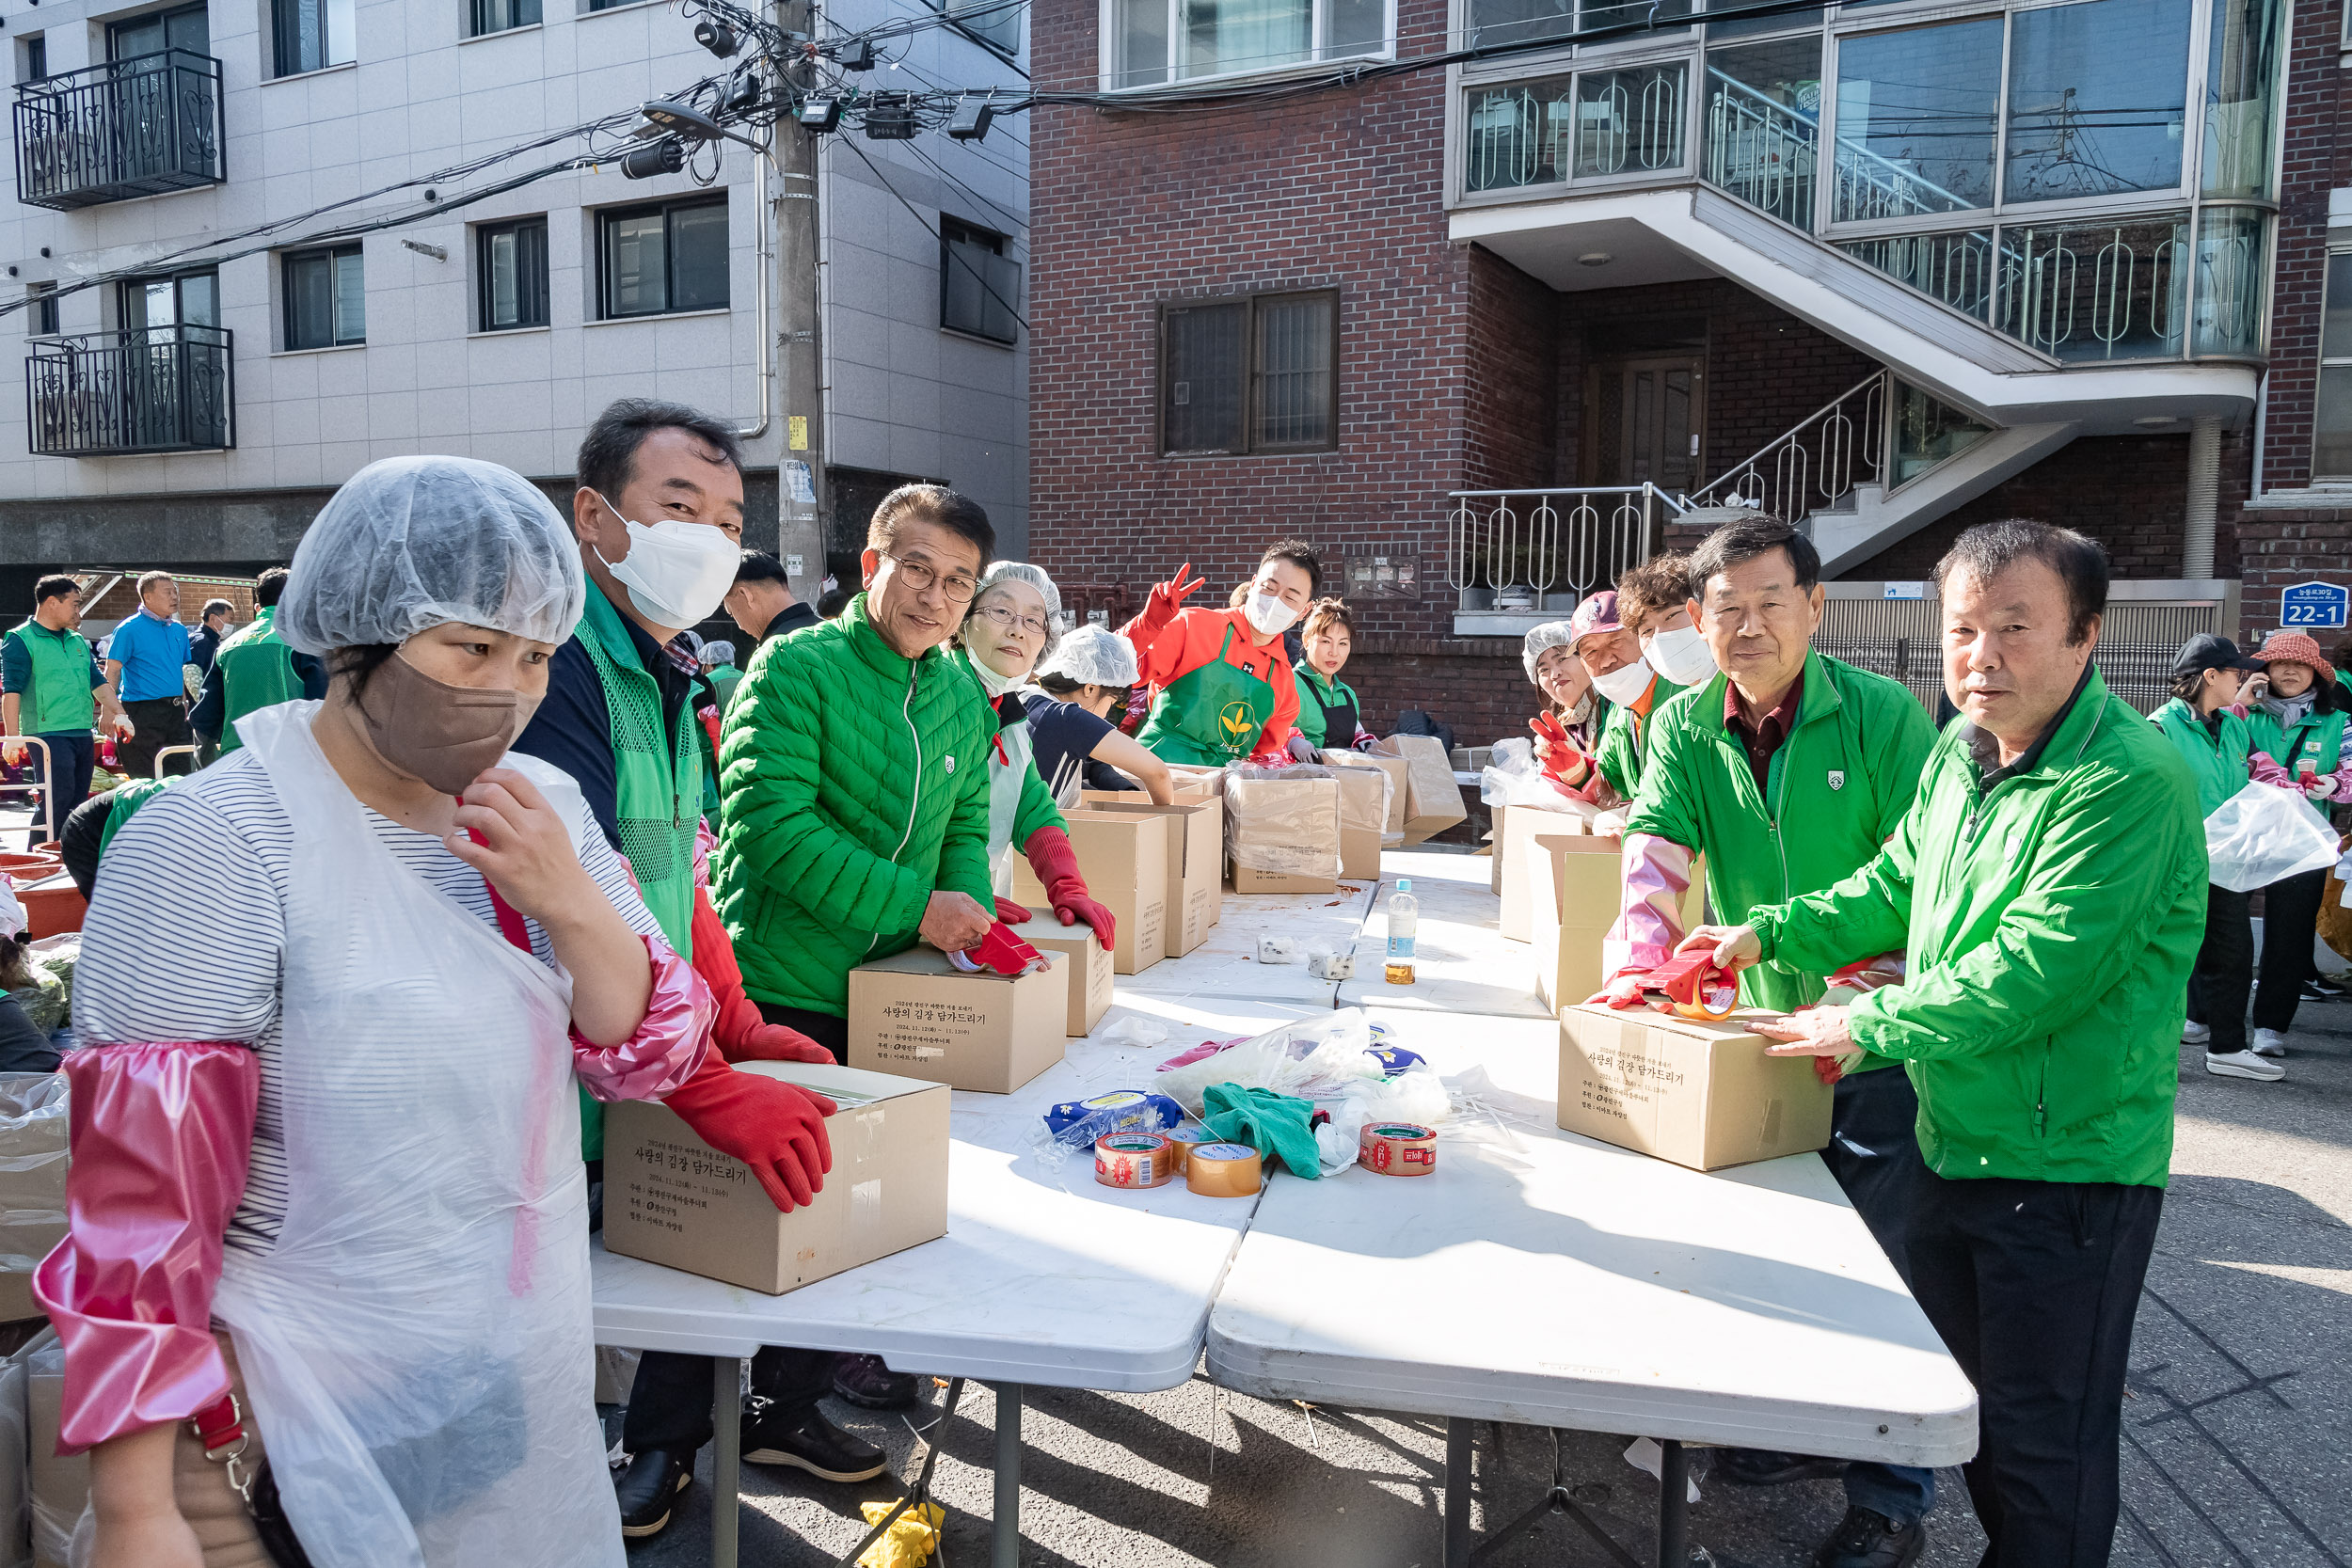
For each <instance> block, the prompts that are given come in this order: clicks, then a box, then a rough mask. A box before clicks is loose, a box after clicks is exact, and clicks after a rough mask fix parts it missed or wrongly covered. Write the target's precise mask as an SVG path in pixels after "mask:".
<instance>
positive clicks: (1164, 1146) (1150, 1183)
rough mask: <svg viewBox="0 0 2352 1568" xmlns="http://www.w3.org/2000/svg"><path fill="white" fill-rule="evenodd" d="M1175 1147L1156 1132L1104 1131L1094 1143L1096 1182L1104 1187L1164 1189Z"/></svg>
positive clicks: (1173, 1170) (1171, 1171) (1173, 1171)
mask: <svg viewBox="0 0 2352 1568" xmlns="http://www.w3.org/2000/svg"><path fill="white" fill-rule="evenodd" d="M1177 1164H1179V1161H1178V1159H1177V1155H1176V1146H1175V1145H1174V1144H1172V1143H1170V1142H1169V1141H1168V1139H1166V1138H1164V1137H1162V1136H1160V1135H1159V1134H1158V1133H1157V1132H1105V1133H1104V1134H1103V1135H1102V1136H1101V1137H1099V1138H1097V1139H1095V1140H1094V1180H1097V1181H1100V1182H1101V1183H1102V1184H1103V1185H1104V1186H1105V1187H1128V1188H1136V1187H1165V1186H1167V1185H1168V1179H1169V1178H1171V1177H1173V1176H1174V1175H1175V1174H1176V1167H1177Z"/></svg>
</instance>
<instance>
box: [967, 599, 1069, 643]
mask: <svg viewBox="0 0 2352 1568" xmlns="http://www.w3.org/2000/svg"><path fill="white" fill-rule="evenodd" d="M972 613H973V614H975V615H985V616H987V617H988V618H989V619H990V620H992V621H993V622H995V623H996V624H997V625H998V626H1002V627H1004V628H1005V629H1006V630H1007V631H1010V630H1012V629H1013V628H1014V627H1015V626H1018V627H1020V628H1021V629H1022V630H1023V631H1025V632H1027V633H1028V634H1029V635H1030V636H1031V637H1043V636H1044V635H1045V634H1046V633H1047V632H1048V631H1051V630H1052V629H1053V628H1052V627H1051V626H1047V625H1046V624H1045V618H1044V617H1043V616H1042V615H1015V614H1014V613H1013V612H1012V610H1010V609H1009V608H1008V607H1007V606H1004V605H1000V604H984V605H982V606H980V607H979V608H978V609H977V610H974V611H973V612H972Z"/></svg>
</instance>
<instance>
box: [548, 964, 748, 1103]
mask: <svg viewBox="0 0 2352 1568" xmlns="http://www.w3.org/2000/svg"><path fill="white" fill-rule="evenodd" d="M637 940H638V941H640V942H644V944H645V956H646V957H647V958H650V959H652V960H653V994H652V995H650V996H648V997H647V998H646V999H645V1018H644V1022H642V1023H640V1024H638V1025H637V1033H635V1034H633V1035H631V1036H630V1037H628V1038H627V1039H625V1040H623V1041H622V1042H621V1043H620V1044H618V1045H594V1044H591V1043H590V1042H589V1041H587V1040H584V1039H582V1038H580V1034H579V1031H577V1030H575V1031H573V1034H572V1070H573V1071H574V1072H576V1073H578V1074H579V1075H580V1084H581V1085H582V1086H584V1087H585V1088H586V1089H587V1090H588V1092H589V1093H590V1094H592V1095H594V1096H596V1098H597V1099H598V1100H603V1101H613V1100H659V1099H660V1098H661V1097H662V1096H663V1095H665V1094H668V1093H669V1092H670V1091H671V1090H672V1089H675V1088H676V1087H677V1086H678V1085H680V1084H683V1083H685V1082H686V1081H687V1080H688V1079H689V1078H691V1077H693V1076H694V1070H695V1069H697V1068H699V1067H701V1066H702V1060H703V1053H705V1052H706V1051H707V1050H709V1049H710V1029H711V1025H712V1024H713V1023H715V1022H717V1021H718V1017H719V1004H718V1003H717V1002H716V1001H715V1000H713V999H712V997H711V994H710V987H709V986H707V984H705V983H704V981H703V977H702V976H701V975H699V974H695V973H694V966H693V965H692V964H691V963H688V962H687V961H686V960H685V959H684V958H679V957H678V956H677V955H676V954H675V953H674V952H672V951H671V950H670V945H669V943H667V942H662V941H660V940H659V939H658V938H654V937H640V938H638V939H637Z"/></svg>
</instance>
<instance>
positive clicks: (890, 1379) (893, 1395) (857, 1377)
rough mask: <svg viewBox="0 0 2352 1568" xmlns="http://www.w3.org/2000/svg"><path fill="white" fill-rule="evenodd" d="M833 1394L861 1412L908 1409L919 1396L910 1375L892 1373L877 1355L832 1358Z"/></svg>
mask: <svg viewBox="0 0 2352 1568" xmlns="http://www.w3.org/2000/svg"><path fill="white" fill-rule="evenodd" d="M833 1391H834V1394H835V1395H836V1396H837V1397H839V1398H841V1399H844V1400H847V1401H848V1402H850V1403H851V1404H854V1405H856V1406H857V1407H858V1408H859V1409H861V1410H912V1409H913V1408H914V1406H915V1405H917V1404H919V1403H920V1402H922V1397H923V1396H922V1385H921V1384H919V1383H918V1382H916V1381H915V1379H914V1375H913V1374H911V1373H908V1372H894V1371H892V1370H890V1369H889V1368H888V1367H885V1366H883V1365H882V1357H881V1356H879V1355H843V1356H839V1357H836V1358H835V1359H834V1364H833Z"/></svg>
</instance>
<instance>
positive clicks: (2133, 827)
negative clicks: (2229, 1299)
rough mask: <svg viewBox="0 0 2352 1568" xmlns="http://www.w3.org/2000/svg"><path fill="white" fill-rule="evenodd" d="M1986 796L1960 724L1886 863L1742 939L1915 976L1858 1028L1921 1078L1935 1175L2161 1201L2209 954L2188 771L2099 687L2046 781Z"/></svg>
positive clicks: (1889, 992)
mask: <svg viewBox="0 0 2352 1568" xmlns="http://www.w3.org/2000/svg"><path fill="white" fill-rule="evenodd" d="M1978 781H1979V774H1978V771H1977V765H1976V762H1975V759H1974V758H1973V757H1972V756H1971V755H1970V754H1969V748H1968V726H1967V725H1966V724H1963V723H1955V724H1953V725H1951V726H1950V728H1949V730H1948V731H1947V733H1946V735H1945V736H1944V738H1943V739H1942V740H1941V741H1940V742H1938V743H1937V745H1936V748H1935V750H1934V752H1932V753H1931V755H1930V756H1929V758H1928V767H1927V776H1926V777H1925V778H1924V779H1922V780H1921V781H1920V784H1919V798H1918V800H1916V801H1915V803H1914V804H1913V806H1912V808H1911V811H1910V814H1909V815H1908V816H1905V817H1904V818H1903V821H1902V826H1901V828H1900V829H1899V830H1898V831H1897V832H1896V834H1895V836H1894V838H1893V839H1892V840H1891V841H1889V842H1888V844H1887V846H1886V847H1885V849H1884V850H1883V851H1882V852H1881V853H1880V854H1879V856H1878V858H1877V859H1876V860H1874V861H1872V862H1871V863H1869V864H1867V865H1866V866H1864V867H1863V868H1862V869H1861V870H1859V871H1857V872H1855V873H1854V874H1853V875H1852V876H1851V877H1849V878H1847V879H1845V880H1843V881H1841V882H1839V883H1838V884H1837V885H1836V887H1833V888H1831V889H1829V890H1828V891H1826V892H1823V893H1815V894H1810V895H1806V896H1804V897H1803V898H1798V899H1795V900H1793V901H1792V902H1789V903H1786V904H1780V905H1777V906H1774V907H1772V908H1767V909H1759V910H1755V911H1750V912H1749V914H1748V916H1747V923H1748V924H1749V925H1750V926H1752V927H1755V928H1756V934H1757V936H1758V937H1759V938H1761V939H1762V941H1763V943H1764V954H1765V957H1766V958H1773V959H1776V960H1778V961H1779V962H1782V963H1785V964H1789V965H1792V966H1793V967H1795V968H1797V969H1800V970H1805V971H1810V972H1813V973H1816V974H1820V973H1826V972H1828V971H1830V970H1834V969H1836V968H1837V967H1838V966H1839V965H1841V964H1844V963H1847V962H1849V961H1850V960H1851V959H1854V958H1868V957H1870V956H1871V955H1872V954H1876V953H1883V952H1885V951H1886V950H1887V949H1889V948H1892V947H1901V948H1903V949H1904V951H1905V957H1906V958H1907V960H1908V965H1907V975H1908V977H1907V978H1906V979H1905V980H1904V981H1903V983H1902V984H1901V985H1899V986H1893V987H1889V988H1887V989H1886V990H1876V991H1872V992H1871V993H1870V994H1868V995H1867V996H1865V997H1863V998H1861V999H1860V1000H1859V1001H1857V1002H1855V1003H1854V1005H1853V1007H1852V1010H1851V1013H1849V1015H1848V1017H1849V1019H1850V1020H1851V1026H1852V1029H1853V1037H1854V1043H1855V1044H1857V1045H1860V1046H1862V1047H1863V1048H1864V1049H1865V1050H1867V1051H1869V1052H1872V1053H1875V1054H1877V1055H1880V1056H1886V1057H1892V1058H1894V1059H1895V1060H1897V1061H1901V1062H1906V1063H1908V1064H1910V1070H1911V1079H1912V1082H1913V1083H1914V1084H1915V1085H1917V1086H1918V1090H1919V1152H1920V1154H1921V1155H1922V1156H1923V1157H1924V1158H1925V1159H1926V1161H1927V1163H1928V1165H1929V1168H1931V1169H1932V1170H1933V1171H1934V1172H1935V1173H1936V1174H1937V1175H1938V1176H1943V1177H1947V1178H1951V1179H1953V1180H1964V1179H1967V1178H1971V1177H2017V1178H2020V1179H2023V1180H2028V1181H2118V1182H2127V1183H2133V1184H2137V1185H2142V1186H2152V1187H2161V1186H2163V1185H2164V1183H2165V1177H2166V1175H2167V1173H2168V1171H2169V1168H2170V1164H2171V1155H2172V1097H2173V1091H2174V1089H2175V1087H2176V1085H2177V1084H2178V1082H2179V1077H2180V1053H2181V1023H2182V1020H2183V1018H2184V1016H2185V1012H2186V991H2187V987H2188V972H2189V969H2190V966H2191V965H2193V964H2194V963H2195V962H2196V958H2197V948H2198V945H2199V943H2200V942H2202V941H2203V940H2204V933H2205V830H2204V824H2203V822H2202V821H2201V819H2200V816H2199V815H2198V810H2197V787H2196V784H2195V783H2194V782H2193V781H2192V780H2191V778H2190V776H2189V769H2188V765H2187V764H2186V762H2185V761H2184V760H2183V758H2182V757H2181V755H2180V753H2179V752H2176V751H2174V749H2173V747H2172V743H2171V742H2170V741H2169V740H2167V739H2166V738H2165V737H2164V736H2162V735H2159V734H2158V733H2157V732H2156V730H2155V729H2154V728H2153V726H2152V725H2150V724H2149V722H2148V721H2146V720H2144V719H2142V718H2140V716H2139V715H2138V714H2137V713H2135V712H2133V711H2132V709H2131V708H2130V707H2129V706H2128V705H2125V704H2124V703H2123V701H2122V699H2121V698H2117V697H2113V696H2110V695H2109V694H2108V692H2107V689H2106V682H2105V681H2104V680H2102V679H2101V678H2100V677H2099V674H2098V673H2097V671H2095V670H2094V671H2092V672H2091V674H2090V680H2089V681H2088V682H2087V683H2085V685H2084V687H2083V689H2082V691H2081V693H2080V694H2079V695H2077V696H2076V697H2075V699H2074V706H2073V707H2071V708H2070V709H2068V710H2067V713H2066V715H2065V717H2064V718H2063V719H2062V720H2061V721H2059V723H2058V728H2057V730H2056V731H2054V732H2053V733H2052V734H2051V736H2050V738H2049V742H2048V744H2047V745H2045V746H2044V747H2043V748H2042V755H2041V757H2040V758H2039V759H2038V760H2037V761H2036V763H2035V765H2034V766H2033V767H2032V768H2029V769H2027V770H2026V771H2025V772H2023V773H2019V774H2017V775H2015V776H2014V777H2011V778H2008V779H2004V780H2002V781H2001V782H2000V783H1998V784H1994V786H1993V790H1992V793H1991V794H1985V793H1983V792H1981V791H1980V790H1979V784H1978Z"/></svg>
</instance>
